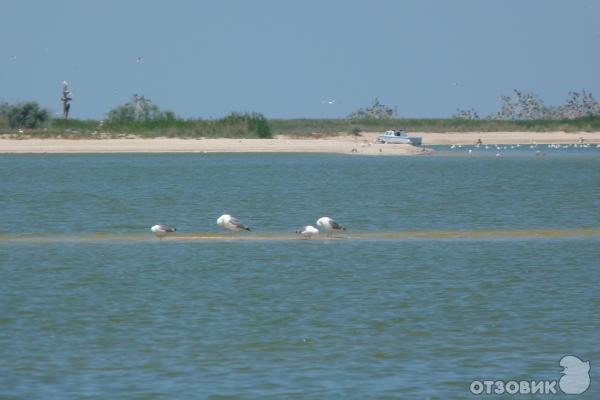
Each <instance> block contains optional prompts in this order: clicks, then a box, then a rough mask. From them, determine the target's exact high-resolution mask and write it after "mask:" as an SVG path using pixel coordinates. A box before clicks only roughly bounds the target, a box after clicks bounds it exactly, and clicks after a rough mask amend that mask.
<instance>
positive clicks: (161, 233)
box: [150, 224, 177, 240]
mask: <svg viewBox="0 0 600 400" xmlns="http://www.w3.org/2000/svg"><path fill="white" fill-rule="evenodd" d="M150 230H151V231H152V233H154V235H156V237H157V238H159V239H160V240H162V238H163V237H165V236H167V235H168V234H169V233H173V232H176V231H177V229H176V228H173V227H172V226H169V225H163V224H158V225H154V226H153V227H152V228H150Z"/></svg>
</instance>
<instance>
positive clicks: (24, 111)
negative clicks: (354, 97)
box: [3, 101, 50, 129]
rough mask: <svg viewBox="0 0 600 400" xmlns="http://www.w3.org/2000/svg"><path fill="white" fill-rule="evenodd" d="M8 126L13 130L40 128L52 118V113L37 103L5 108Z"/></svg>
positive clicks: (32, 102) (30, 102) (31, 102)
mask: <svg viewBox="0 0 600 400" xmlns="http://www.w3.org/2000/svg"><path fill="white" fill-rule="evenodd" d="M4 108H5V111H3V112H6V117H7V119H8V125H9V126H10V127H11V128H28V129H35V128H38V127H40V126H41V125H42V124H44V123H45V122H46V121H48V118H49V117H50V112H49V111H48V110H46V109H44V108H41V107H40V105H39V104H38V103H37V102H35V101H29V102H26V103H19V104H15V105H13V106H8V107H6V106H4Z"/></svg>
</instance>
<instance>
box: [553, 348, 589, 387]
mask: <svg viewBox="0 0 600 400" xmlns="http://www.w3.org/2000/svg"><path fill="white" fill-rule="evenodd" d="M559 364H560V366H561V367H563V370H562V371H561V372H560V373H561V374H563V376H561V378H560V381H559V382H558V386H560V390H562V391H563V393H566V394H581V393H583V392H585V391H586V390H588V388H589V387H590V362H589V361H585V362H583V361H581V360H580V359H579V358H577V357H575V356H564V357H563V358H561V359H560V363H559Z"/></svg>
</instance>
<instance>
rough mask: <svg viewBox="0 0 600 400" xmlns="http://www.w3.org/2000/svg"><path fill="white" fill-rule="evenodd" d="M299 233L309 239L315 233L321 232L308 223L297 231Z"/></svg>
mask: <svg viewBox="0 0 600 400" xmlns="http://www.w3.org/2000/svg"><path fill="white" fill-rule="evenodd" d="M296 233H297V234H299V235H302V236H304V237H305V238H307V239H310V238H311V237H313V236H314V235H318V234H319V230H318V229H317V228H315V227H314V226H312V225H306V226H303V227H302V228H300V229H298V230H297V231H296Z"/></svg>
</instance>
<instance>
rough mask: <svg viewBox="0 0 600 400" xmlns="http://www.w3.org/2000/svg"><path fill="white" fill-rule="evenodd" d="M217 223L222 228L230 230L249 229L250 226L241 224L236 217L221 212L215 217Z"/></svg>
mask: <svg viewBox="0 0 600 400" xmlns="http://www.w3.org/2000/svg"><path fill="white" fill-rule="evenodd" d="M217 225H219V226H220V227H222V228H225V229H228V230H230V231H232V232H239V231H249V230H250V228H249V227H247V226H246V225H244V224H242V223H241V222H240V221H238V220H237V218H234V217H232V216H231V215H229V214H223V215H221V216H220V217H219V219H217Z"/></svg>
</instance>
